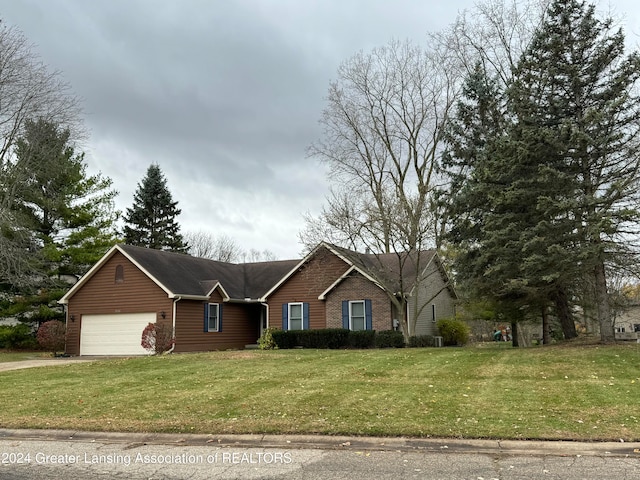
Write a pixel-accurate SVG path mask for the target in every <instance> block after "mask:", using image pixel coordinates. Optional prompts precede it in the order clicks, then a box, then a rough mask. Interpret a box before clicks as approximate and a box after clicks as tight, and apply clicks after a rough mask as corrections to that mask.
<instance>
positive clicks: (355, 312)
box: [349, 300, 367, 330]
mask: <svg viewBox="0 0 640 480" xmlns="http://www.w3.org/2000/svg"><path fill="white" fill-rule="evenodd" d="M366 329H367V324H366V321H365V314H364V300H359V301H356V302H349V330H366Z"/></svg>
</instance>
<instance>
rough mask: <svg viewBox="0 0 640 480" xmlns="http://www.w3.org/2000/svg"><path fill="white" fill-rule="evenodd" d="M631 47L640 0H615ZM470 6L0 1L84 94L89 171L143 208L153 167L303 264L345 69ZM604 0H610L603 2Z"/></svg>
mask: <svg viewBox="0 0 640 480" xmlns="http://www.w3.org/2000/svg"><path fill="white" fill-rule="evenodd" d="M609 3H610V4H611V7H612V8H613V9H614V10H615V12H616V13H618V14H620V15H626V21H627V23H626V26H625V31H626V33H627V36H628V37H630V39H631V40H632V42H633V43H634V44H637V43H638V41H637V39H638V33H640V21H639V20H640V13H639V12H640V4H638V3H637V0H612V1H611V2H609ZM473 4H474V1H473V0H446V1H445V0H164V1H163V0H146V1H145V0H0V18H2V19H3V21H5V22H6V23H7V24H9V25H14V26H16V27H18V28H19V29H20V30H22V32H23V33H24V34H25V36H26V37H27V38H28V39H29V41H31V42H32V43H33V44H35V46H36V51H37V53H38V54H39V55H40V56H41V58H42V60H43V62H44V63H46V64H47V65H49V67H50V68H51V69H52V70H59V71H61V72H62V76H63V78H64V79H65V80H66V81H67V82H68V83H69V84H70V85H71V87H72V89H73V91H74V92H75V93H76V94H77V95H78V96H79V97H81V98H82V99H83V108H84V111H85V124H86V126H87V128H88V130H89V134H90V137H89V139H88V140H87V142H86V144H85V151H86V161H87V164H88V166H89V170H90V173H97V172H102V173H103V174H104V175H106V176H108V177H110V178H111V179H113V181H114V186H115V188H116V189H117V190H118V191H119V192H120V193H119V196H118V198H117V207H118V208H119V209H120V210H122V211H124V210H125V209H126V208H127V207H130V206H131V205H132V203H133V194H134V192H135V190H136V188H137V184H138V183H139V182H140V181H141V180H142V178H143V177H144V175H145V173H146V170H147V168H148V167H149V165H150V164H151V163H157V164H158V165H160V168H161V169H162V171H163V172H164V174H165V176H166V178H167V182H168V186H169V189H170V191H171V193H172V195H173V198H174V200H177V201H178V206H179V208H181V209H182V214H181V215H180V216H179V217H178V221H179V223H180V225H181V227H182V231H183V233H185V232H188V231H197V230H203V231H206V232H210V233H211V234H213V235H217V234H221V233H224V234H227V235H229V236H230V237H232V238H234V239H235V240H236V241H237V243H238V244H239V245H240V246H241V247H243V248H244V249H245V250H249V249H251V248H255V249H258V250H264V249H269V250H271V251H272V252H274V253H275V254H276V256H277V257H278V258H280V259H285V258H297V257H299V255H300V252H301V250H302V246H301V245H300V244H299V243H298V232H299V231H300V230H301V229H302V228H303V227H304V221H303V218H302V215H303V213H304V212H307V211H309V212H312V213H315V212H318V211H319V210H320V208H321V206H322V204H323V201H324V196H325V195H326V193H327V183H326V180H325V177H324V172H323V170H322V169H321V167H320V166H319V165H318V163H317V161H316V160H314V159H310V158H307V157H306V153H305V150H306V147H307V146H309V144H310V143H311V142H313V141H314V140H316V139H318V138H319V136H320V129H319V126H318V119H319V118H320V114H321V111H322V109H323V107H324V98H325V96H326V92H327V89H328V86H329V82H330V80H332V79H335V78H336V71H337V68H338V66H339V64H340V63H341V62H343V61H345V60H347V59H348V58H349V57H351V56H352V55H354V54H355V53H357V52H358V51H361V50H362V51H365V52H367V51H370V50H371V49H373V48H375V47H377V46H383V45H385V44H387V43H388V42H389V41H390V40H391V39H394V38H395V39H400V40H404V39H411V40H412V41H414V42H415V43H418V44H423V43H424V42H425V39H426V33H427V32H429V31H436V30H440V29H442V28H444V27H445V26H447V25H448V24H450V23H451V22H453V21H454V19H455V17H456V16H457V14H458V13H459V12H460V11H462V10H464V9H468V8H471V7H472V6H473ZM604 5H608V3H604Z"/></svg>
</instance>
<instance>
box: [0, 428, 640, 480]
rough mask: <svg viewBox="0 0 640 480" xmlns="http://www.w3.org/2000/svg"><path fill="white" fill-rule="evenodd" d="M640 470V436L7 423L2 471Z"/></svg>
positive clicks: (166, 479)
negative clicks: (111, 430) (99, 429)
mask: <svg viewBox="0 0 640 480" xmlns="http://www.w3.org/2000/svg"><path fill="white" fill-rule="evenodd" d="M354 477H362V478H367V479H374V480H375V479H389V480H397V479H414V478H419V479H447V480H449V479H465V480H466V479H469V480H489V479H500V480H511V479H514V480H515V479H554V480H555V479H558V480H560V479H562V480H576V479H589V480H591V479H612V480H614V479H615V480H632V479H639V478H640V444H617V443H599V444H592V443H573V442H497V441H454V440H437V439H427V440H410V439H385V438H371V439H368V438H356V439H348V438H346V437H342V438H341V437H313V436H291V437H281V436H250V435H249V436H229V437H216V436H204V435H193V436H179V435H178V436H176V435H144V434H133V435H129V434H102V433H93V434H92V433H74V432H60V431H52V432H47V431H39V432H38V431H22V430H0V479H2V480H27V479H29V480H31V479H38V480H54V479H55V480H58V479H61V478H64V479H67V480H75V479H78V480H79V479H83V480H84V479H89V478H90V479H97V480H100V479H127V480H143V479H144V480H174V479H176V480H177V479H180V480H182V479H192V480H205V479H207V480H208V479H276V478H287V479H294V480H302V479H304V480H316V479H344V478H354Z"/></svg>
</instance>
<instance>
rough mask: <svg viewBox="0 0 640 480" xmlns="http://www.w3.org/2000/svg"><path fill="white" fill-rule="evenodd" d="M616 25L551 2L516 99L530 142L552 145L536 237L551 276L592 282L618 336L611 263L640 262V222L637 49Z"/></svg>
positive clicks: (603, 328) (603, 319)
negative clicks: (636, 253)
mask: <svg viewBox="0 0 640 480" xmlns="http://www.w3.org/2000/svg"><path fill="white" fill-rule="evenodd" d="M612 24H613V23H612V21H611V20H610V19H604V20H599V19H598V18H597V17H596V14H595V6H594V5H591V4H587V3H586V2H583V1H577V0H556V1H554V2H553V3H552V4H551V5H550V7H549V10H548V15H547V18H546V20H545V22H544V23H543V25H542V27H541V29H540V30H539V32H538V33H537V34H536V35H535V37H534V40H533V42H532V44H531V46H530V48H529V49H528V51H527V52H526V53H525V54H524V55H523V58H522V59H521V61H520V64H519V66H518V74H517V81H516V82H515V83H514V85H513V88H512V91H511V96H510V103H511V108H512V110H513V112H514V114H515V115H517V117H518V120H519V123H520V125H521V126H522V130H524V131H528V132H529V138H533V139H534V141H533V142H529V148H530V149H531V148H533V147H534V146H539V145H541V144H543V143H545V144H546V145H548V146H549V150H550V153H549V154H547V155H542V156H540V158H539V174H540V176H541V177H542V178H543V179H544V181H545V184H546V185H547V186H548V187H549V188H548V193H547V194H545V195H540V196H539V199H538V202H537V208H538V210H539V211H540V212H541V213H542V216H543V217H544V218H545V219H546V223H545V224H544V225H543V226H544V228H543V229H542V231H540V232H538V237H542V236H543V235H544V237H545V238H546V242H544V243H543V245H542V246H543V247H545V248H546V253H547V254H548V255H550V258H554V259H555V260H557V261H558V262H560V263H555V262H554V264H555V265H556V272H555V273H554V275H555V276H557V277H559V276H560V275H562V274H561V273H558V270H561V271H563V272H566V271H567V269H568V270H569V271H573V272H574V273H575V274H577V275H579V277H578V278H576V279H575V280H576V282H581V283H583V284H584V283H585V280H586V282H587V284H590V285H592V288H593V290H592V297H593V304H594V306H595V310H596V314H597V319H598V323H599V326H600V336H601V339H602V340H603V341H612V340H613V339H614V332H613V319H612V315H611V311H610V307H609V298H608V291H607V268H608V267H616V268H621V267H622V268H628V267H630V266H631V265H633V264H635V263H636V262H630V259H631V258H632V257H633V255H632V253H633V251H632V249H630V248H629V247H630V246H632V244H633V240H632V238H630V237H629V235H630V234H631V235H636V236H637V233H638V231H637V229H636V228H635V225H636V224H637V221H638V220H639V219H640V211H639V210H638V207H637V205H638V200H640V198H639V197H638V191H639V187H640V142H639V141H640V125H639V123H638V120H640V106H639V103H638V96H637V93H636V91H635V89H636V86H637V85H636V84H637V81H638V78H639V76H640V56H639V55H638V53H637V52H633V53H632V54H630V55H625V44H624V35H623V32H622V30H621V29H618V30H615V31H614V30H612ZM563 260H564V261H563ZM571 265H573V267H572V266H571ZM576 266H577V267H579V268H578V269H577V270H576V268H575V267H576Z"/></svg>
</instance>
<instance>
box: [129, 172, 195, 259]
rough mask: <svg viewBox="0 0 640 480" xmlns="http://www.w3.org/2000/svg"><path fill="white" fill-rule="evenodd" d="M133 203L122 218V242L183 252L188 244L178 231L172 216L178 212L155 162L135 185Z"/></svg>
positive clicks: (174, 218) (174, 217) (178, 213)
mask: <svg viewBox="0 0 640 480" xmlns="http://www.w3.org/2000/svg"><path fill="white" fill-rule="evenodd" d="M133 201H134V203H133V206H132V207H131V208H127V211H126V215H125V216H124V220H125V222H126V223H127V225H125V227H124V236H125V241H126V242H127V243H128V244H130V245H137V246H141V247H147V248H154V249H158V250H169V251H173V252H180V253H186V251H187V249H188V246H187V245H186V244H185V242H184V240H183V238H182V235H181V234H180V226H179V225H178V223H177V222H176V217H177V216H178V215H180V212H181V211H180V209H178V208H177V205H178V202H174V201H173V198H172V196H171V192H170V191H169V188H168V187H167V181H166V179H165V177H164V175H163V174H162V171H161V170H160V167H159V166H158V165H150V166H149V168H148V169H147V173H146V176H145V177H144V178H143V179H142V182H141V183H139V184H138V188H137V190H136V193H135V194H134V196H133Z"/></svg>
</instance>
